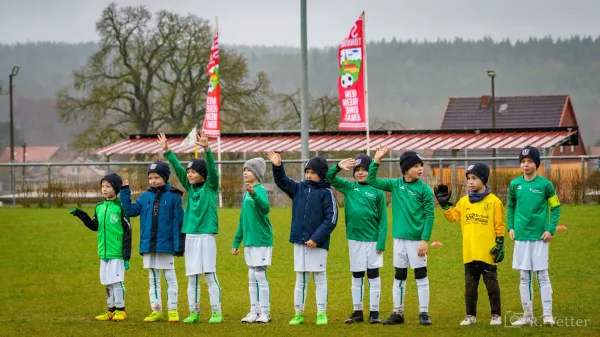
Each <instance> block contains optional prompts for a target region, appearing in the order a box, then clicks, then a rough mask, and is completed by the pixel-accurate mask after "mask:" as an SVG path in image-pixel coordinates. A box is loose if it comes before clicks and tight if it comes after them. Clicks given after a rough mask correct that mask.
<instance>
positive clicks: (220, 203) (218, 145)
mask: <svg viewBox="0 0 600 337" xmlns="http://www.w3.org/2000/svg"><path fill="white" fill-rule="evenodd" d="M215 33H217V34H218V33H219V17H218V16H216V17H215ZM219 49H220V48H219ZM219 86H221V73H220V72H219ZM220 94H221V90H220V89H219V96H220ZM220 101H221V97H219V102H220ZM220 115H221V114H220V111H219V118H220ZM220 122H221V121H219V137H218V138H217V161H219V165H218V171H219V208H221V207H223V192H222V191H221V186H220V185H221V180H222V177H223V173H222V172H223V171H222V167H221V127H220V124H221V123H220Z"/></svg>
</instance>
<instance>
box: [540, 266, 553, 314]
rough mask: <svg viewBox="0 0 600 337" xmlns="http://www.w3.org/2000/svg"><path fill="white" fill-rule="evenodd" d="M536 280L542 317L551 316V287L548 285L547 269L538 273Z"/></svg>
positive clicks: (548, 275)
mask: <svg viewBox="0 0 600 337" xmlns="http://www.w3.org/2000/svg"><path fill="white" fill-rule="evenodd" d="M537 280H538V284H539V286H540V295H541V297H542V309H543V311H544V316H552V285H551V284H550V274H548V269H546V270H540V271H538V272H537Z"/></svg>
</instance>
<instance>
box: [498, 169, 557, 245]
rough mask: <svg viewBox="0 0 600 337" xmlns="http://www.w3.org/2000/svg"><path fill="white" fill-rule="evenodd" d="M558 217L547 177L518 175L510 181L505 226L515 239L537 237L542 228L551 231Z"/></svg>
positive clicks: (544, 230)
mask: <svg viewBox="0 0 600 337" xmlns="http://www.w3.org/2000/svg"><path fill="white" fill-rule="evenodd" d="M559 218H560V201H559V200H558V196H557V195H556V193H555V192H554V186H553V185H552V183H551V182H550V181H549V180H548V179H546V178H544V177H542V176H536V177H535V178H533V180H530V181H527V180H525V178H524V177H523V176H520V177H518V178H516V179H514V180H513V181H511V182H510V187H509V190H508V229H509V230H511V229H513V230H514V231H515V240H519V241H536V240H540V239H541V238H542V235H543V234H544V232H546V231H548V232H550V233H551V234H552V235H554V233H555V232H556V226H557V225H558V219H559Z"/></svg>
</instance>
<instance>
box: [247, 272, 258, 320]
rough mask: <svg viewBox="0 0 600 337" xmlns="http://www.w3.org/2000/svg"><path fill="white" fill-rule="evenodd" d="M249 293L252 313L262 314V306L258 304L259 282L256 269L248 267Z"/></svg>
mask: <svg viewBox="0 0 600 337" xmlns="http://www.w3.org/2000/svg"><path fill="white" fill-rule="evenodd" d="M248 291H249V293H250V312H253V313H256V314H258V313H260V305H259V304H258V282H257V281H256V275H255V272H254V267H248Z"/></svg>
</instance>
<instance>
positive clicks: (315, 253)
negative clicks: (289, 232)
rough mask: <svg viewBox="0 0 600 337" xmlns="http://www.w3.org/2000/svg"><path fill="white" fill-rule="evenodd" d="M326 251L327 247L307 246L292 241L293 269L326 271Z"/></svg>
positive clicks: (299, 270)
mask: <svg viewBox="0 0 600 337" xmlns="http://www.w3.org/2000/svg"><path fill="white" fill-rule="evenodd" d="M327 252H328V251H327V249H323V248H309V247H307V246H306V245H301V244H299V243H294V271H296V272H305V271H308V272H311V271H316V272H320V271H326V270H327Z"/></svg>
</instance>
